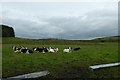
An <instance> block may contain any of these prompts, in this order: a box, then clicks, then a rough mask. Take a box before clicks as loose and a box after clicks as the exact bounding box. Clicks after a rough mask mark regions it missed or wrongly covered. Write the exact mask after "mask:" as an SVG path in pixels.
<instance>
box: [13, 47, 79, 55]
mask: <svg viewBox="0 0 120 80" xmlns="http://www.w3.org/2000/svg"><path fill="white" fill-rule="evenodd" d="M12 49H13V51H14V52H19V53H24V54H31V53H33V52H34V51H38V52H41V53H46V52H49V53H55V52H58V51H59V49H58V48H52V47H41V48H40V47H34V48H33V50H31V49H28V48H27V47H24V46H20V47H16V46H12ZM79 49H80V47H77V48H74V49H72V48H71V47H68V48H65V49H63V52H64V53H69V52H71V51H73V50H74V51H76V50H79Z"/></svg>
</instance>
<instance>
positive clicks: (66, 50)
mask: <svg viewBox="0 0 120 80" xmlns="http://www.w3.org/2000/svg"><path fill="white" fill-rule="evenodd" d="M71 50H72V48H71V47H68V48H67V49H64V50H63V52H65V53H69V52H71Z"/></svg>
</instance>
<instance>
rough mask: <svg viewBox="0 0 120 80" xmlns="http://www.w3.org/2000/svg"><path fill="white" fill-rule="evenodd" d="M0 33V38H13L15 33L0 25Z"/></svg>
mask: <svg viewBox="0 0 120 80" xmlns="http://www.w3.org/2000/svg"><path fill="white" fill-rule="evenodd" d="M0 31H2V35H0V37H15V32H14V29H13V28H12V27H9V26H7V25H0Z"/></svg>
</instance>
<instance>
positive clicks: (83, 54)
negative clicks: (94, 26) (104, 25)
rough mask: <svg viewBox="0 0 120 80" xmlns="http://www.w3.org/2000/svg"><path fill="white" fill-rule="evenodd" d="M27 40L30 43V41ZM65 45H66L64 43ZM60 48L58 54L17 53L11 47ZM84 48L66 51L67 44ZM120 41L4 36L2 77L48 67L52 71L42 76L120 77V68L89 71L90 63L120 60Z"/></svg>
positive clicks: (42, 69)
mask: <svg viewBox="0 0 120 80" xmlns="http://www.w3.org/2000/svg"><path fill="white" fill-rule="evenodd" d="M27 41H28V42H27ZM64 44H65V45H64ZM13 45H15V46H18V47H19V46H21V45H23V46H26V47H28V48H30V49H32V48H33V47H43V46H46V47H50V46H52V47H58V48H59V51H58V52H57V53H39V52H34V53H33V54H29V55H27V54H21V53H14V52H13V50H12V46H13ZM69 46H70V47H72V48H75V47H81V49H80V50H79V51H72V52H71V53H63V49H64V48H66V47H69ZM118 61H119V60H118V43H117V42H91V41H88V42H87V41H66V40H47V41H45V40H43V41H41V40H27V39H15V38H14V39H12V38H8V39H7V38H6V39H3V45H2V76H3V78H6V77H10V76H16V75H19V74H25V73H30V72H39V71H44V70H45V71H46V70H48V71H49V72H50V74H49V75H48V76H45V77H42V78H47V79H48V78H120V77H119V74H120V72H119V71H118V69H120V67H109V68H103V69H98V70H90V69H89V66H91V65H97V64H104V63H114V62H118Z"/></svg>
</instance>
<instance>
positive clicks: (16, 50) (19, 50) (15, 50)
mask: <svg viewBox="0 0 120 80" xmlns="http://www.w3.org/2000/svg"><path fill="white" fill-rule="evenodd" d="M12 48H13V51H14V52H21V53H25V54H30V53H33V51H32V50H30V49H27V47H24V46H21V47H19V48H17V47H16V46H13V47H12Z"/></svg>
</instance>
